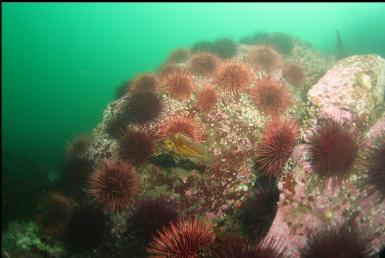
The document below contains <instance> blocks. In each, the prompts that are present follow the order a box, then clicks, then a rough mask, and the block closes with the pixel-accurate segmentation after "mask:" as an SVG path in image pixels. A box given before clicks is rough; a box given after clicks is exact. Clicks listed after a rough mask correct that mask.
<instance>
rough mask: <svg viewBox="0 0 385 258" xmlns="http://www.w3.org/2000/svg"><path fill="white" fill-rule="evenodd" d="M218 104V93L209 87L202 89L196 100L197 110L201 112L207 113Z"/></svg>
mask: <svg viewBox="0 0 385 258" xmlns="http://www.w3.org/2000/svg"><path fill="white" fill-rule="evenodd" d="M217 102H218V93H217V92H216V91H215V89H214V88H213V87H211V86H205V87H203V89H202V91H201V92H200V93H199V96H198V98H197V108H198V109H199V110H200V111H202V112H206V113H207V112H209V111H210V110H211V109H212V108H213V107H214V106H215V104H217Z"/></svg>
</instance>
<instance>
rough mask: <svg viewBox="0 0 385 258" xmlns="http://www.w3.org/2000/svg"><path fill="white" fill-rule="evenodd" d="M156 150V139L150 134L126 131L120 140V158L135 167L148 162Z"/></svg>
mask: <svg viewBox="0 0 385 258" xmlns="http://www.w3.org/2000/svg"><path fill="white" fill-rule="evenodd" d="M154 148H155V143H154V138H153V137H152V136H151V135H150V134H149V133H144V132H135V131H126V132H125V133H124V134H123V135H122V137H121V138H120V139H119V157H120V158H121V159H123V160H128V161H130V162H131V163H132V164H134V165H141V164H143V163H144V162H146V161H147V160H148V159H149V158H150V157H151V155H152V154H153V152H154Z"/></svg>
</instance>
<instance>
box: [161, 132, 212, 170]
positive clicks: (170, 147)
mask: <svg viewBox="0 0 385 258" xmlns="http://www.w3.org/2000/svg"><path fill="white" fill-rule="evenodd" d="M163 149H165V150H166V151H170V152H173V153H175V154H177V155H178V156H181V157H188V158H195V159H198V160H201V161H203V162H204V163H210V161H211V156H210V155H209V153H208V150H207V149H208V148H207V146H206V145H204V144H201V143H196V142H193V140H192V139H191V138H190V137H188V136H186V135H183V134H175V135H173V136H170V137H168V138H166V139H165V140H164V141H163Z"/></svg>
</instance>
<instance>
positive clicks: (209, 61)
mask: <svg viewBox="0 0 385 258" xmlns="http://www.w3.org/2000/svg"><path fill="white" fill-rule="evenodd" d="M218 63H219V58H218V57H217V56H215V55H214V54H210V53H207V52H200V53H196V54H195V55H194V56H193V57H192V59H191V63H190V69H191V72H192V73H194V74H198V75H210V74H213V73H215V71H216V69H217V68H218Z"/></svg>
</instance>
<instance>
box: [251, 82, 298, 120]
mask: <svg viewBox="0 0 385 258" xmlns="http://www.w3.org/2000/svg"><path fill="white" fill-rule="evenodd" d="M250 95H251V99H252V101H253V102H254V104H255V105H256V106H257V108H258V110H259V111H261V112H262V113H264V114H267V115H278V114H280V113H282V112H284V111H285V110H286V109H287V108H288V107H289V105H290V103H291V100H290V99H291V98H290V94H289V91H288V90H287V88H286V87H285V86H284V85H282V83H281V82H280V81H277V80H275V79H272V78H270V77H269V78H263V79H260V80H259V81H258V82H257V83H256V86H255V87H254V88H252V89H251V91H250Z"/></svg>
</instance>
